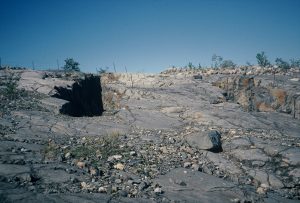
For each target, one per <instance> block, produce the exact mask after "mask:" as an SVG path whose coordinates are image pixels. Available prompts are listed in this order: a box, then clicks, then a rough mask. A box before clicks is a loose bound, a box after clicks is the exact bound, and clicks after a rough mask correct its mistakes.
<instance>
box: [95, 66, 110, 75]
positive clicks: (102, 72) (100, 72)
mask: <svg viewBox="0 0 300 203" xmlns="http://www.w3.org/2000/svg"><path fill="white" fill-rule="evenodd" d="M108 69H109V68H108V67H105V68H99V69H98V68H96V71H97V73H98V74H104V73H107V71H108Z"/></svg>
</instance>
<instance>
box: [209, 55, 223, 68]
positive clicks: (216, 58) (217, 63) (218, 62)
mask: <svg viewBox="0 0 300 203" xmlns="http://www.w3.org/2000/svg"><path fill="white" fill-rule="evenodd" d="M211 61H212V67H213V68H219V67H220V65H221V63H222V61H223V58H222V57H221V56H217V55H216V54H214V55H213V56H212V57H211Z"/></svg>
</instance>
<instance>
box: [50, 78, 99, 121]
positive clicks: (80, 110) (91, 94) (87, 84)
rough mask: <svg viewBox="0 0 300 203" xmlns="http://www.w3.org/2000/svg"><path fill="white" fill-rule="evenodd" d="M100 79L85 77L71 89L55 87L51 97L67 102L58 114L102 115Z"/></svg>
mask: <svg viewBox="0 0 300 203" xmlns="http://www.w3.org/2000/svg"><path fill="white" fill-rule="evenodd" d="M100 79H101V78H100V76H94V75H86V76H85V78H84V79H80V80H78V81H77V82H75V83H74V84H73V85H72V87H67V88H66V87H55V90H56V91H57V93H56V94H55V95H53V96H54V97H57V98H60V99H64V100H67V101H69V102H68V103H66V104H64V105H63V106H62V107H61V109H60V113H63V114H67V115H70V116H76V117H81V116H100V115H102V113H103V111H104V109H103V102H102V88H101V82H100Z"/></svg>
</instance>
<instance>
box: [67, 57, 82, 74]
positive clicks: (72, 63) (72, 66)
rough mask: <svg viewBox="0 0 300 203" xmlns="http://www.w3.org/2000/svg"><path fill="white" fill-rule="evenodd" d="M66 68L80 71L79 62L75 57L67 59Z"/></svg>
mask: <svg viewBox="0 0 300 203" xmlns="http://www.w3.org/2000/svg"><path fill="white" fill-rule="evenodd" d="M64 70H65V71H78V72H80V68H79V63H78V62H76V61H74V59H72V58H67V59H66V60H65V65H64Z"/></svg>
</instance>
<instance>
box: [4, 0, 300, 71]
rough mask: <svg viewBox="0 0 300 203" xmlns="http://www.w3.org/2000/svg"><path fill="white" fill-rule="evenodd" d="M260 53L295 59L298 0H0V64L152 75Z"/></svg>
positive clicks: (299, 47) (299, 48) (299, 54)
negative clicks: (73, 64)
mask: <svg viewBox="0 0 300 203" xmlns="http://www.w3.org/2000/svg"><path fill="white" fill-rule="evenodd" d="M259 51H265V52H266V53H267V55H268V56H269V59H270V60H271V61H274V59H275V58H276V57H282V58H283V59H285V60H287V59H290V58H300V0H107V1H104V0H103V1H100V0H95V1H92V0H82V1H76V0H19V1H18V0H0V57H1V58H2V65H3V64H10V65H17V66H26V67H31V66H32V65H31V64H32V61H34V63H35V66H36V67H38V68H49V67H51V68H53V67H57V65H56V61H57V59H58V60H59V63H60V66H62V65H63V60H64V59H65V58H67V57H72V58H74V59H75V60H76V61H78V62H79V63H80V68H81V69H82V71H85V72H94V71H95V69H96V68H99V67H105V66H110V67H112V64H113V62H114V63H115V64H116V67H117V71H124V66H127V69H128V70H129V71H143V72H159V71H162V70H164V69H165V68H167V67H169V66H171V65H175V66H184V65H186V64H188V62H192V63H193V64H198V63H199V62H200V63H201V64H202V66H203V65H210V64H211V56H212V55H213V54H214V53H215V54H217V55H221V56H223V58H225V59H232V60H233V61H234V62H235V63H238V64H245V63H246V61H249V62H251V63H256V59H255V55H256V53H257V52H259Z"/></svg>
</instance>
